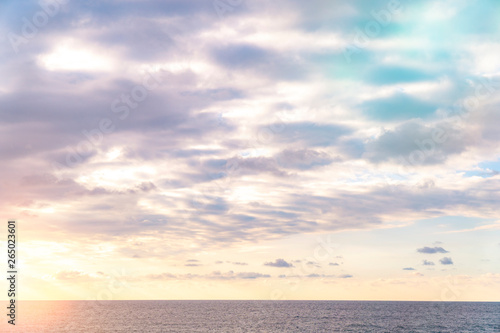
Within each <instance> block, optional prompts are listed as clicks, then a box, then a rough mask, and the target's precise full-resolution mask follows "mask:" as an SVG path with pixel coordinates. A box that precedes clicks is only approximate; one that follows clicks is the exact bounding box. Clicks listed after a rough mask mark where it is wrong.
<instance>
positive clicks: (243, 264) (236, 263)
mask: <svg viewBox="0 0 500 333" xmlns="http://www.w3.org/2000/svg"><path fill="white" fill-rule="evenodd" d="M227 263H230V264H233V265H238V266H247V265H248V263H246V262H239V261H227Z"/></svg>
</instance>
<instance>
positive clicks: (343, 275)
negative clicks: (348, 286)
mask: <svg viewBox="0 0 500 333" xmlns="http://www.w3.org/2000/svg"><path fill="white" fill-rule="evenodd" d="M338 277H339V279H349V278H352V277H353V276H352V275H351V274H342V275H339V276H338Z"/></svg>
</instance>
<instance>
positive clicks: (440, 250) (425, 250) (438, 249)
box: [417, 246, 448, 254]
mask: <svg viewBox="0 0 500 333" xmlns="http://www.w3.org/2000/svg"><path fill="white" fill-rule="evenodd" d="M417 252H420V253H429V254H433V253H448V251H446V250H445V249H443V248H442V247H440V246H435V247H428V246H425V247H422V248H420V249H417Z"/></svg>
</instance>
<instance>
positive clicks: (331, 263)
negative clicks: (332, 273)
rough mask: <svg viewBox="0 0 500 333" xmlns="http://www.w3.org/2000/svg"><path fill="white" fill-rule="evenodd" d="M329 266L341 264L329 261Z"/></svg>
mask: <svg viewBox="0 0 500 333" xmlns="http://www.w3.org/2000/svg"><path fill="white" fill-rule="evenodd" d="M328 266H339V264H338V263H336V262H330V263H328Z"/></svg>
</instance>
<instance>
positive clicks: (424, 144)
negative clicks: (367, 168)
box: [363, 120, 469, 167]
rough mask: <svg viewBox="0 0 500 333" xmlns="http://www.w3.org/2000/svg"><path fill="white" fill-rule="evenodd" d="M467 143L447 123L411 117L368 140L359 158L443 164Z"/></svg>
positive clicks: (376, 160)
mask: <svg viewBox="0 0 500 333" xmlns="http://www.w3.org/2000/svg"><path fill="white" fill-rule="evenodd" d="M468 144H469V142H468V141H467V140H466V138H465V137H464V135H463V134H460V132H459V130H458V129H457V128H455V127H453V126H452V125H450V124H447V123H442V124H437V125H435V126H427V125H424V124H422V123H421V122H419V121H415V120H412V121H408V122H405V123H403V124H401V125H399V126H397V127H396V128H394V129H393V130H387V131H384V132H383V133H382V134H381V135H380V136H378V137H377V138H374V139H372V140H370V141H368V142H367V144H366V146H365V152H364V154H363V157H364V158H366V159H368V160H370V161H371V162H373V163H381V162H387V161H393V162H396V163H399V164H405V165H409V166H410V165H411V166H413V167H418V166H421V165H434V164H440V163H443V162H444V161H446V160H447V159H448V157H450V156H452V155H455V154H459V153H461V152H463V151H464V150H465V149H466V147H467V145H468Z"/></svg>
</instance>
